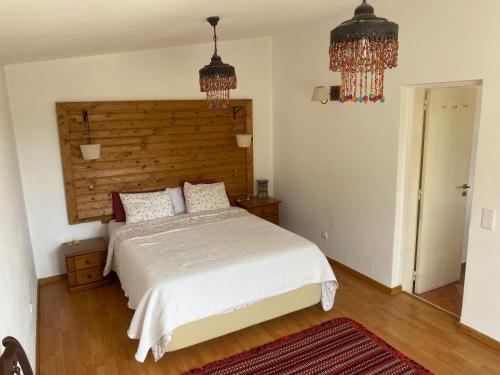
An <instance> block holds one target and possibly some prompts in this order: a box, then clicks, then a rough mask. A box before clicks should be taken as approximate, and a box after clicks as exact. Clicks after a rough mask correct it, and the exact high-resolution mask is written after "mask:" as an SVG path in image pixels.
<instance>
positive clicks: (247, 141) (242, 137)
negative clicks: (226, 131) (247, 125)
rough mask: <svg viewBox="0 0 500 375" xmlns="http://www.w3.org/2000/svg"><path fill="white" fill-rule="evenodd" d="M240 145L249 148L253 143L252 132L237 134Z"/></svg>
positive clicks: (237, 141)
mask: <svg viewBox="0 0 500 375" xmlns="http://www.w3.org/2000/svg"><path fill="white" fill-rule="evenodd" d="M236 143H237V144H238V147H244V148H248V147H250V145H251V144H252V134H236Z"/></svg>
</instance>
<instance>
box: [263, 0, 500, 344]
mask: <svg viewBox="0 0 500 375" xmlns="http://www.w3.org/2000/svg"><path fill="white" fill-rule="evenodd" d="M375 4H376V9H375V10H376V13H377V14H379V15H381V16H384V17H387V18H389V19H391V20H393V21H396V22H398V23H399V24H400V44H401V48H400V59H399V67H398V68H397V69H396V70H393V71H389V72H388V73H387V75H386V96H387V101H386V103H384V104H375V105H373V104H367V105H363V104H343V105H342V104H339V103H329V104H327V105H321V104H319V103H312V102H310V95H311V93H312V88H313V87H314V86H317V85H327V84H336V83H338V82H339V75H338V74H335V73H332V72H329V71H328V57H327V56H328V55H327V51H328V44H329V32H330V30H331V29H332V28H333V27H334V26H336V25H337V24H338V23H339V22H340V21H343V20H345V19H347V18H350V17H351V16H352V14H351V13H350V14H345V15H342V16H340V17H331V18H330V19H328V20H325V21H324V22H317V23H315V24H314V25H309V26H304V27H302V28H300V29H297V30H294V31H287V32H286V33H284V34H281V35H277V36H276V37H275V38H274V39H273V66H274V70H273V88H274V91H273V95H274V108H273V109H274V110H273V112H274V127H275V133H274V146H275V148H274V155H275V163H274V168H275V173H274V175H275V188H274V189H275V195H277V196H278V197H279V198H282V199H283V200H284V204H283V214H282V219H283V224H284V225H285V226H286V227H288V228H291V229H292V230H294V231H297V232H298V233H300V234H303V235H305V236H306V237H309V238H311V239H312V240H315V241H316V242H317V243H318V244H320V246H321V247H322V249H323V250H324V251H325V252H326V253H327V254H328V255H329V256H331V257H333V258H334V259H337V260H339V261H340V262H342V263H345V264H347V265H348V266H350V267H353V268H355V269H356V270H358V271H360V272H362V273H364V274H366V275H368V276H370V277H372V278H374V279H376V280H378V281H380V282H382V283H384V284H386V285H388V286H394V285H397V284H399V283H400V278H401V275H400V266H401V251H400V249H401V235H400V233H399V230H400V226H401V219H402V212H401V207H402V206H401V191H402V186H403V182H404V170H403V169H402V166H404V164H402V165H401V164H398V155H399V143H400V140H399V136H400V102H401V91H402V90H401V87H402V86H403V85H407V84H416V83H431V82H446V81H463V80H473V79H483V80H484V87H483V100H482V113H481V123H480V129H479V143H478V146H479V149H478V155H477V165H476V176H475V185H476V186H475V193H474V198H473V208H472V219H471V223H472V224H471V230H470V237H469V238H470V244H469V251H468V257H467V275H466V285H465V297H464V307H463V314H462V322H463V323H465V324H467V325H470V326H471V327H473V328H475V329H477V330H479V331H480V332H483V333H486V334H488V335H490V336H491V337H493V338H495V339H497V340H500V319H499V318H498V317H499V316H500V298H499V293H498V286H499V285H500V273H499V272H498V268H499V267H500V248H499V245H498V244H499V243H500V228H498V229H497V230H496V231H493V232H488V231H484V230H482V229H480V227H479V223H480V220H479V215H480V211H481V208H482V207H490V208H494V209H497V210H499V209H500V168H498V165H500V126H499V124H498V119H499V118H500V107H499V106H498V95H497V93H498V87H500V72H499V70H498V61H499V59H500V50H499V48H498V41H499V39H498V36H497V35H498V34H497V28H496V21H495V17H496V16H497V15H498V14H499V13H500V3H498V2H497V1H494V0H481V1H479V2H476V3H474V6H471V4H470V2H469V1H467V0H440V1H434V0H422V1H418V2H416V1H410V0H397V1H396V0H394V1H388V0H386V1H378V2H376V3H375ZM424 25H425V27H424ZM402 141H404V140H402ZM395 228H397V230H396V231H395ZM322 230H327V231H328V232H329V234H330V238H329V240H327V241H325V240H322V239H321V236H320V234H321V231H322Z"/></svg>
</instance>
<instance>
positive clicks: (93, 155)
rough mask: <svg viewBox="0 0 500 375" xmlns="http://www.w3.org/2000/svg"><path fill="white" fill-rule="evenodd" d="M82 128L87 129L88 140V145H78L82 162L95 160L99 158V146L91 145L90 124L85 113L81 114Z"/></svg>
mask: <svg viewBox="0 0 500 375" xmlns="http://www.w3.org/2000/svg"><path fill="white" fill-rule="evenodd" d="M82 118H83V126H86V127H87V132H88V140H89V143H88V144H86V145H80V150H81V151H82V155H83V159H84V160H96V159H100V158H101V145H100V144H92V139H91V138H90V123H89V114H88V112H87V111H83V112H82Z"/></svg>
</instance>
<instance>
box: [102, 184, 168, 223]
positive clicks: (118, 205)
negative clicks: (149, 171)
mask: <svg viewBox="0 0 500 375" xmlns="http://www.w3.org/2000/svg"><path fill="white" fill-rule="evenodd" d="M165 189H166V188H163V189H155V190H146V191H121V192H117V191H112V192H111V200H112V202H113V214H114V216H115V221H116V222H123V221H126V220H127V215H126V214H125V207H123V202H122V200H121V198H120V193H122V194H140V193H154V192H157V191H162V190H165Z"/></svg>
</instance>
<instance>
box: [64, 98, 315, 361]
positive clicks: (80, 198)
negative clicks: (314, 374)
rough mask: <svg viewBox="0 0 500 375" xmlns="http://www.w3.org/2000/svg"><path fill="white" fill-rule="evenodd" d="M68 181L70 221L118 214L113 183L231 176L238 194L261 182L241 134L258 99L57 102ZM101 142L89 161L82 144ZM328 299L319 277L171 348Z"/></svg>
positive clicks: (207, 322)
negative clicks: (216, 105) (214, 103)
mask: <svg viewBox="0 0 500 375" xmlns="http://www.w3.org/2000/svg"><path fill="white" fill-rule="evenodd" d="M56 110H57V119H58V126H59V139H60V145H61V158H62V166H63V174H64V185H65V193H66V203H67V211H68V221H69V223H70V224H76V223H82V222H87V221H95V220H101V221H103V222H107V221H109V220H110V219H111V218H112V204H111V195H110V193H111V191H122V192H123V191H147V190H154V189H157V188H165V187H174V186H178V185H179V183H180V182H181V181H184V180H194V179H216V180H219V181H223V182H224V183H225V185H226V188H227V190H228V193H229V194H231V195H232V196H233V197H242V196H251V195H253V190H254V181H253V150H252V147H249V148H238V147H237V144H236V137H235V136H236V134H239V133H245V134H252V133H253V130H252V129H253V127H252V101H251V100H247V99H243V100H230V101H229V106H228V108H225V109H221V110H211V109H209V108H208V107H207V103H206V101H205V100H166V101H133V102H72V103H57V104H56ZM84 111H85V112H87V114H88V120H89V125H90V132H91V137H92V143H98V144H101V158H100V159H99V160H92V161H85V160H83V158H82V155H81V152H80V145H82V144H86V143H88V140H87V136H88V133H87V128H86V127H85V124H84V121H83V113H84ZM320 300H321V286H320V285H319V284H314V285H310V286H306V287H304V288H301V289H298V290H295V291H291V292H289V293H285V294H282V295H278V296H275V297H272V298H269V299H266V300H264V301H260V302H257V303H255V304H253V305H250V306H248V307H245V308H242V309H239V310H236V311H233V312H231V313H228V314H223V315H216V316H212V317H208V318H205V319H202V320H199V321H196V322H192V323H189V324H186V325H184V326H182V327H179V328H178V329H176V330H175V332H174V333H173V337H172V341H171V342H170V343H169V344H168V346H167V348H166V350H167V351H174V350H178V349H181V348H185V347H187V346H191V345H195V344H198V343H200V342H203V341H207V340H210V339H213V338H215V337H219V336H222V335H225V334H228V333H230V332H234V331H237V330H240V329H243V328H246V327H249V326H251V325H254V324H258V323H261V322H264V321H266V320H270V319H273V318H276V317H278V316H282V315H285V314H288V313H291V312H294V311H297V310H301V309H303V308H306V307H309V306H312V305H314V304H317V303H318V302H319V301H320Z"/></svg>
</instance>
